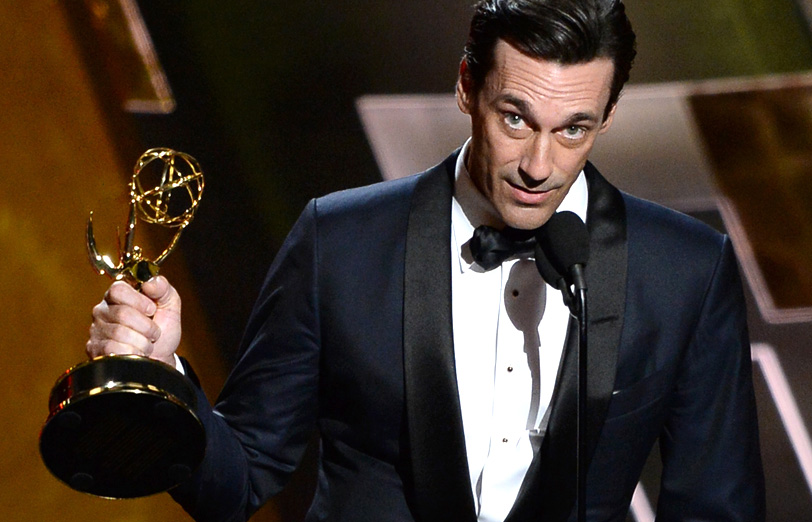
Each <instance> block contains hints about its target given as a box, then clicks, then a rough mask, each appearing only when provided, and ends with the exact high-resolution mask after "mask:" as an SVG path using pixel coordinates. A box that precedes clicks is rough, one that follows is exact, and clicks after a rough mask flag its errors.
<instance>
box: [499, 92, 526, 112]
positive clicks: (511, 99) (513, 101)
mask: <svg viewBox="0 0 812 522" xmlns="http://www.w3.org/2000/svg"><path fill="white" fill-rule="evenodd" d="M497 101H499V102H502V103H509V104H510V105H513V106H514V107H516V108H517V109H518V110H519V112H521V113H524V114H526V113H529V112H530V105H529V104H528V103H527V102H526V101H524V100H523V99H521V98H517V97H516V96H513V95H512V94H504V95H502V96H500V97H499V98H498V99H497Z"/></svg>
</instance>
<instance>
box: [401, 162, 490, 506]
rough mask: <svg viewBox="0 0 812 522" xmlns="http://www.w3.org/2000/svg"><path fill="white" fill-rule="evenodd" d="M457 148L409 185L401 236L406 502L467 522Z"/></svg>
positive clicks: (469, 500)
mask: <svg viewBox="0 0 812 522" xmlns="http://www.w3.org/2000/svg"><path fill="white" fill-rule="evenodd" d="M455 162H456V154H454V155H452V156H451V157H450V158H449V159H447V160H446V161H445V162H444V163H443V164H441V165H439V166H438V167H435V168H434V169H432V170H431V171H429V173H428V174H427V175H426V176H424V178H423V179H422V180H420V182H419V183H418V185H417V186H416V187H415V193H414V195H413V201H412V208H411V211H410V213H409V226H408V232H407V238H406V273H405V281H404V304H403V309H404V312H403V313H404V318H403V328H404V332H403V344H404V372H405V376H404V379H405V397H406V428H407V441H406V444H407V448H408V449H407V451H408V455H409V457H410V460H411V470H410V471H411V479H412V481H413V484H412V486H413V488H412V489H413V491H412V495H410V497H411V498H410V502H411V503H412V505H413V508H414V509H415V511H416V514H417V519H418V520H420V521H421V522H423V521H438V522H440V521H442V522H447V521H449V520H455V521H456V520H460V521H465V520H474V519H475V511H474V503H473V496H472V493H471V487H470V478H469V473H468V461H467V457H466V454H465V438H464V435H463V430H462V413H461V410H460V402H459V394H458V392H457V380H456V372H455V365H454V350H453V336H452V330H451V328H452V325H451V272H450V270H451V247H450V235H449V234H450V223H451V196H452V190H453V188H452V187H453V184H452V181H453V175H454V166H455Z"/></svg>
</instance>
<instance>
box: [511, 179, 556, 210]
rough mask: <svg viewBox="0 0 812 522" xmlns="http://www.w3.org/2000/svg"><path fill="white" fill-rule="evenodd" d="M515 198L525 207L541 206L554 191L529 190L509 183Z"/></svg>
mask: <svg viewBox="0 0 812 522" xmlns="http://www.w3.org/2000/svg"><path fill="white" fill-rule="evenodd" d="M508 185H509V186H510V189H511V193H512V195H513V198H514V199H515V200H516V201H517V202H519V203H521V204H524V205H540V204H542V203H544V202H545V201H546V200H547V199H549V197H550V196H551V193H552V189H545V190H541V189H528V188H526V187H521V186H519V185H514V184H513V183H508Z"/></svg>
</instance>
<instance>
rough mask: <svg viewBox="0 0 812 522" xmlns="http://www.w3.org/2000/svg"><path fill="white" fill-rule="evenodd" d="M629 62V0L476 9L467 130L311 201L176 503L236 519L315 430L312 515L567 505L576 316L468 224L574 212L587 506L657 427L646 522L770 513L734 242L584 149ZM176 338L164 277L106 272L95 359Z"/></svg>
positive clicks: (524, 266)
mask: <svg viewBox="0 0 812 522" xmlns="http://www.w3.org/2000/svg"><path fill="white" fill-rule="evenodd" d="M633 57H634V34H633V32H632V31H631V27H630V25H629V23H628V20H627V18H626V15H625V12H624V7H623V4H622V3H621V2H620V1H609V0H604V1H602V0H483V1H481V2H480V3H479V4H478V5H477V8H476V13H475V15H474V18H473V20H472V24H471V35H470V38H469V42H468V44H467V46H466V55H465V57H464V59H463V61H462V64H461V66H460V77H459V81H458V85H457V97H458V98H457V99H458V103H459V106H460V109H461V110H462V111H463V112H464V113H466V114H468V115H470V117H471V123H472V137H471V139H470V141H469V142H467V143H466V144H465V145H464V147H463V148H462V149H461V151H457V152H455V153H454V154H452V155H451V156H450V157H449V158H448V159H447V160H446V161H445V162H443V163H442V164H440V165H438V166H436V167H434V168H432V169H430V170H428V171H427V172H425V173H423V174H420V175H418V176H414V177H410V178H407V179H404V180H399V181H395V182H388V183H382V184H378V185H374V186H372V187H366V188H361V189H355V190H350V191H345V192H341V193H337V194H333V195H330V196H327V197H324V198H320V199H316V200H314V201H312V202H311V203H310V204H309V205H308V206H307V208H306V209H305V211H304V212H303V214H302V216H301V217H300V219H299V221H298V222H297V224H296V225H295V226H294V228H293V230H292V231H291V233H290V235H289V237H288V239H287V240H286V242H285V244H284V246H283V247H282V249H281V250H280V252H279V254H278V256H277V258H276V260H275V261H274V263H273V265H272V266H271V268H270V271H269V274H268V278H267V280H266V282H265V284H264V287H263V290H262V292H261V294H260V297H259V299H258V302H257V304H256V307H255V310H254V312H253V314H252V317H251V319H250V321H249V324H248V327H247V331H246V335H245V340H244V342H243V345H242V347H241V352H240V353H241V355H240V359H239V361H238V362H237V364H236V366H235V368H234V370H233V372H232V374H231V376H230V377H229V379H228V381H227V383H226V385H225V387H224V389H223V391H222V394H221V396H220V398H219V400H218V402H217V405H216V407H215V409H214V410H212V409H211V408H210V407H209V405H208V403H207V401H206V399H205V397H204V396H203V394H202V393H201V394H200V403H201V404H200V407H199V411H198V414H199V416H200V418H201V420H202V422H203V423H204V425H205V428H206V434H207V448H206V457H205V460H204V462H203V464H202V465H201V467H200V469H199V470H198V471H197V472H196V473H195V475H194V476H193V477H192V479H191V480H190V481H188V482H187V483H184V484H182V485H181V486H179V487H178V488H176V489H175V490H173V492H172V495H173V496H174V497H175V499H176V500H178V501H179V502H180V503H181V504H182V505H183V506H184V508H185V509H186V510H187V511H188V512H189V513H191V514H192V515H193V516H194V517H195V518H196V519H197V520H218V521H219V520H243V519H245V518H246V517H248V516H250V514H251V513H253V511H255V510H256V509H257V508H258V507H259V506H260V505H261V504H262V503H263V502H264V501H265V500H266V499H267V498H268V497H269V496H271V495H273V494H275V493H277V492H278V491H280V490H281V489H282V487H283V486H284V484H285V481H286V480H287V477H288V476H289V474H290V473H291V472H292V470H293V469H294V468H295V467H296V465H297V463H298V461H299V459H300V456H301V454H302V451H303V449H304V447H305V445H306V443H307V440H308V436H309V433H310V431H311V429H312V428H313V426H314V425H315V426H317V427H318V429H319V432H320V437H321V438H320V461H319V483H318V488H317V492H316V496H315V499H314V501H313V504H312V506H311V508H310V511H309V514H308V520H352V521H358V520H370V521H372V520H374V521H390V520H391V521H410V520H420V521H427V520H436V521H458V520H459V521H464V520H471V521H473V520H483V521H484V520H488V521H490V520H509V521H525V520H527V521H530V520H534V521H535V520H566V519H568V517H570V516H571V513H573V505H574V499H575V478H574V474H575V440H576V428H575V410H576V401H575V367H576V363H575V360H574V353H575V346H574V345H575V344H576V339H577V335H574V334H573V326H574V325H575V323H574V321H573V320H572V319H570V317H569V314H568V311H567V309H566V307H564V305H563V303H562V302H561V301H562V300H561V296H560V294H558V293H557V291H555V290H553V289H552V288H551V287H547V286H546V285H545V284H544V283H543V282H542V281H541V279H540V276H539V275H538V273H537V271H536V270H535V268H533V263H532V261H531V260H529V259H527V256H521V255H520V256H517V257H513V258H510V259H508V260H506V261H504V262H503V263H502V264H501V265H499V266H496V267H484V266H481V265H480V264H479V263H477V262H474V261H473V259H472V253H471V243H470V241H469V239H470V237H471V233H472V232H473V231H474V229H475V228H476V227H479V226H480V225H490V226H492V227H497V228H503V227H506V226H508V227H512V228H515V229H520V230H532V229H535V228H537V227H539V226H541V225H543V224H544V223H545V222H547V220H548V219H549V218H550V216H551V215H552V214H553V213H554V212H556V211H561V210H570V211H573V212H575V213H576V214H578V215H580V216H581V217H582V218H584V219H585V220H586V224H587V226H588V230H589V242H590V251H591V253H590V259H589V262H588V264H587V267H586V279H587V282H588V287H589V298H590V300H589V317H590V323H589V333H590V342H589V346H588V353H589V364H588V366H589V386H590V388H589V394H588V396H589V397H588V412H589V419H588V423H587V424H588V426H587V434H588V437H587V444H588V452H587V453H588V454H587V459H588V462H589V471H588V475H587V515H588V519H589V520H595V521H617V520H624V519H625V517H626V512H627V510H628V506H629V502H630V499H631V496H632V493H633V491H634V488H635V484H636V482H637V480H638V477H639V475H640V472H641V469H642V467H643V464H644V462H645V460H646V458H647V456H648V453H649V452H650V450H651V448H652V445H653V443H654V441H655V440H656V439H657V438H658V437H659V441H660V448H661V451H662V459H663V476H662V487H661V492H660V496H659V506H658V517H659V519H660V520H761V519H763V517H764V498H763V495H764V493H763V478H762V472H761V462H760V456H759V449H758V434H757V426H756V417H755V405H754V399H753V390H752V382H751V369H750V358H749V341H748V338H747V331H746V325H745V312H744V305H743V297H742V291H741V285H740V281H739V279H738V275H737V271H736V266H735V260H734V258H733V254H732V249H731V246H730V244H729V241H728V239H727V238H726V237H723V236H721V235H719V234H717V233H716V232H713V231H711V230H710V229H709V228H707V227H705V226H704V225H701V224H699V223H698V222H696V221H694V220H692V219H690V218H687V217H685V216H682V215H679V214H677V213H675V212H672V211H669V210H666V209H663V208H660V207H657V206H655V205H653V204H650V203H647V202H644V201H641V200H638V199H635V198H633V197H631V196H628V195H626V194H622V193H620V192H619V191H618V190H617V189H615V188H614V187H612V186H611V185H610V184H609V183H608V182H607V181H606V180H604V179H603V178H602V177H601V175H600V174H599V173H598V172H597V170H596V169H595V168H594V167H593V166H592V165H591V164H589V163H587V156H588V154H589V152H590V150H591V148H592V145H593V143H594V141H595V139H596V138H597V136H598V135H600V134H601V133H603V132H606V131H607V130H608V129H609V127H610V126H611V123H612V118H613V116H614V112H615V106H616V102H617V99H618V96H619V93H620V90H621V88H622V86H623V84H624V82H625V81H626V80H627V78H628V72H629V69H630V67H631V61H632V59H633ZM528 267H530V268H528ZM486 268H489V269H486ZM179 336H180V299H179V297H178V296H177V293H176V292H175V291H174V289H173V288H172V287H171V286H170V285H169V283H168V282H167V281H166V279H164V278H162V277H159V278H157V279H153V280H152V281H150V282H148V283H146V284H144V285H143V288H142V293H141V294H139V293H137V292H135V291H133V290H132V289H131V288H130V287H128V286H126V285H124V284H121V283H114V284H113V285H112V286H111V288H110V290H109V291H108V293H107V294H106V296H105V299H104V301H103V302H102V303H100V304H99V305H98V306H97V307H96V308H95V309H94V322H93V325H92V327H91V338H90V341H89V342H88V349H87V351H88V354H89V355H90V356H96V355H101V354H103V353H131V352H135V353H141V354H144V355H148V356H150V357H153V358H156V359H159V360H163V361H165V362H167V363H168V364H172V365H175V364H176V362H177V360H176V357H175V356H174V350H175V348H176V346H177V344H178V340H179ZM180 369H181V370H184V371H186V372H187V373H188V372H189V371H190V368H189V367H188V366H186V365H185V364H184V365H183V367H182V368H180Z"/></svg>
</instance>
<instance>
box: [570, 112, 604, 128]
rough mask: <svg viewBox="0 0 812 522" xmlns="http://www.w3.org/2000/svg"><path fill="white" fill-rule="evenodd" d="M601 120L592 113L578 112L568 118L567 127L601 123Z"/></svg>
mask: <svg viewBox="0 0 812 522" xmlns="http://www.w3.org/2000/svg"><path fill="white" fill-rule="evenodd" d="M599 122H600V118H598V116H596V115H595V114H592V113H591V112H576V113H575V114H573V115H572V116H570V117H569V118H567V121H566V123H564V125H565V126H567V125H575V124H576V123H599Z"/></svg>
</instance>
